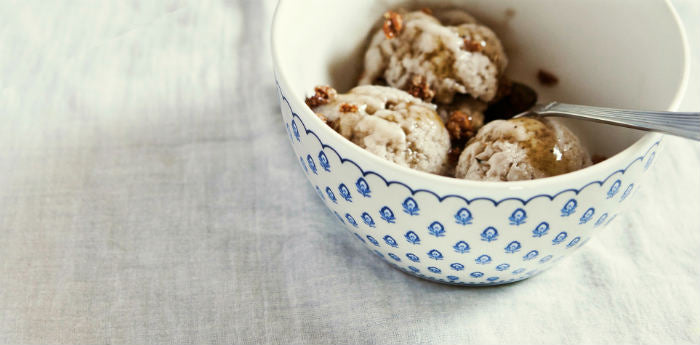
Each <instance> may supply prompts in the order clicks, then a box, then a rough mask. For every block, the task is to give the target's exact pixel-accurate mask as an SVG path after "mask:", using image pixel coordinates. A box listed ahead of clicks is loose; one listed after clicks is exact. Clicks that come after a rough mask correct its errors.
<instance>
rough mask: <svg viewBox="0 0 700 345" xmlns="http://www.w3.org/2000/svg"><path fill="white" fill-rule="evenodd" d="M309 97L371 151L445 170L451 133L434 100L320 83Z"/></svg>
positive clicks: (340, 128) (319, 110)
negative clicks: (337, 89)
mask: <svg viewBox="0 0 700 345" xmlns="http://www.w3.org/2000/svg"><path fill="white" fill-rule="evenodd" d="M317 95H320V96H319V97H320V98H316V96H317ZM325 95H328V97H326V96H325ZM317 99H322V101H321V102H316V101H315V100H317ZM309 100H311V103H313V104H312V105H313V106H312V109H313V110H314V112H315V113H316V114H317V115H318V116H319V117H321V118H322V119H324V120H325V121H326V123H327V124H328V125H329V126H331V127H332V128H333V129H334V130H336V131H337V132H338V133H340V134H341V135H342V136H344V137H345V138H347V139H349V140H350V141H352V142H353V143H355V144H357V145H359V146H360V147H362V148H364V149H366V150H367V151H369V152H372V153H374V154H375V155H377V156H379V157H382V158H384V159H387V160H389V161H392V162H394V163H397V164H400V165H403V166H406V167H409V168H413V169H418V170H422V171H426V172H430V173H435V174H443V173H444V172H445V171H446V169H447V153H448V151H449V149H450V137H449V134H448V133H447V129H446V128H445V125H444V124H443V122H442V120H441V119H440V117H439V116H438V114H437V111H436V109H435V106H434V105H432V104H429V103H425V102H423V101H422V100H421V99H419V98H416V97H413V96H411V95H410V94H408V93H406V92H405V91H402V90H398V89H394V88H390V87H385V86H375V85H365V86H358V87H355V88H353V89H352V90H350V92H348V93H345V94H337V92H335V90H332V89H330V88H328V87H326V88H317V92H316V95H314V96H312V97H309V98H308V99H307V104H309V103H310V101H309Z"/></svg>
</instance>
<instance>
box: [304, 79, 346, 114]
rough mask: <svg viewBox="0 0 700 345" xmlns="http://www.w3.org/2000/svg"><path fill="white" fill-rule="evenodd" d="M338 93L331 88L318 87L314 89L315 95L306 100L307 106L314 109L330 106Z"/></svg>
mask: <svg viewBox="0 0 700 345" xmlns="http://www.w3.org/2000/svg"><path fill="white" fill-rule="evenodd" d="M337 95H338V92H337V91H336V90H335V89H334V88H332V87H330V86H327V85H325V86H317V87H315V88H314V95H313V96H311V97H307V98H306V101H305V102H306V105H308V106H309V108H311V109H313V108H316V107H318V106H321V105H324V104H328V103H329V102H331V101H333V100H334V99H335V97H336V96H337Z"/></svg>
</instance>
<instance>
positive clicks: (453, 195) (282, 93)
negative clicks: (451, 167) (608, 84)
mask: <svg viewBox="0 0 700 345" xmlns="http://www.w3.org/2000/svg"><path fill="white" fill-rule="evenodd" d="M275 84H276V85H277V91H278V92H279V94H280V96H281V97H282V100H283V101H284V102H285V103H287V107H288V108H289V111H290V112H291V113H292V117H296V118H297V119H298V120H299V122H301V125H302V126H304V132H305V133H306V134H307V135H309V134H313V136H314V137H316V140H318V142H319V144H321V147H322V148H324V149H325V148H328V149H330V150H332V151H333V152H334V153H335V155H336V156H338V158H339V159H340V162H341V163H346V162H348V163H352V164H353V165H355V166H356V167H357V169H359V170H360V172H362V176H363V177H364V176H368V175H375V176H377V177H379V178H380V179H382V181H384V183H385V184H386V186H387V187H388V186H390V185H392V184H398V185H401V186H404V187H406V189H408V190H409V191H411V195H416V194H417V193H421V192H423V193H428V194H432V195H433V196H434V197H435V198H437V199H438V201H439V202H443V201H444V200H445V199H447V198H457V199H461V200H462V201H464V202H465V203H467V205H470V204H471V203H472V202H475V201H479V200H486V201H490V202H492V203H493V205H494V206H498V205H499V204H501V203H503V202H506V201H509V200H515V201H520V202H521V203H522V204H523V205H527V204H528V203H529V202H530V201H532V200H534V199H537V198H540V197H545V198H548V199H549V200H550V201H552V200H554V198H556V197H557V196H559V195H560V194H563V193H567V192H574V194H575V195H578V194H579V193H580V192H581V191H583V190H584V189H586V188H587V187H589V186H591V185H595V184H598V185H600V186H602V185H603V184H604V183H605V182H607V181H608V180H609V179H610V178H611V177H613V175H615V174H617V173H621V174H622V175H624V174H625V172H626V171H627V170H628V169H629V168H630V167H631V166H632V165H633V164H635V163H637V162H643V161H644V158H646V156H647V155H648V154H649V152H651V151H652V150H653V149H654V148H655V147H658V146H659V144H660V143H661V140H658V141H656V142H655V143H654V144H652V145H651V147H649V149H647V151H646V152H645V153H644V154H643V155H641V156H639V157H637V158H635V159H634V160H632V162H630V163H629V164H627V166H626V167H625V168H624V169H619V170H616V171H614V172H612V173H611V174H610V175H608V177H606V178H605V179H603V180H599V181H593V182H589V183H587V184H585V185H584V186H583V187H581V188H579V189H574V188H570V189H565V190H563V191H561V192H559V193H556V194H554V195H549V194H537V195H535V196H533V197H531V198H529V199H527V200H524V199H521V198H513V197H511V198H505V199H501V200H498V201H496V200H494V199H491V198H487V197H477V198H474V199H467V198H465V197H463V196H461V195H456V194H448V195H445V196H440V195H438V194H437V193H435V192H433V191H430V190H427V189H416V190H414V189H413V188H411V187H410V186H409V185H407V184H405V183H403V182H401V181H389V180H387V179H386V178H384V176H382V175H381V174H379V173H377V172H374V171H371V170H368V171H365V170H364V169H362V167H360V165H359V164H357V163H355V161H353V160H352V159H349V158H343V157H342V156H341V155H340V154H339V153H338V151H337V150H336V149H335V148H333V147H332V146H330V145H327V144H325V143H324V142H323V141H321V138H319V137H318V135H317V134H316V133H314V131H312V130H310V129H308V128H306V124H305V123H304V120H302V119H301V117H300V116H299V115H298V114H297V113H296V112H294V109H292V105H291V104H290V103H289V100H288V99H287V97H286V96H285V95H284V92H282V87H281V86H280V84H279V81H278V80H277V78H275Z"/></svg>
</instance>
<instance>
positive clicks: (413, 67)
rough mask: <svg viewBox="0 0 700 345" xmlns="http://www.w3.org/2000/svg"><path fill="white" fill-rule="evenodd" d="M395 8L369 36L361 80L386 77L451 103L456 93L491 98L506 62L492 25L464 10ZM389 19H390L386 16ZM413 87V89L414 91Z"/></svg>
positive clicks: (394, 83)
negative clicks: (432, 12)
mask: <svg viewBox="0 0 700 345" xmlns="http://www.w3.org/2000/svg"><path fill="white" fill-rule="evenodd" d="M440 16H441V17H443V20H445V21H446V22H448V23H450V24H454V23H455V22H456V21H465V23H462V24H459V25H443V23H441V22H440V20H438V19H437V18H435V17H434V16H432V15H430V14H427V13H425V12H422V11H415V12H403V11H399V12H396V13H395V12H391V15H388V16H387V18H391V21H389V22H387V23H388V24H391V23H393V24H391V25H385V26H384V27H383V28H382V29H379V30H378V31H377V32H376V33H375V34H374V35H373V36H372V39H371V42H370V44H369V47H368V49H367V52H366V54H365V61H364V63H365V65H364V67H365V68H364V72H363V75H362V77H361V78H360V84H374V83H379V82H385V83H386V84H387V85H389V86H392V87H396V88H400V89H403V90H408V91H409V92H411V94H413V95H414V96H418V97H421V98H423V99H424V100H426V101H431V100H433V97H434V100H435V101H436V102H438V103H450V102H452V99H453V97H454V95H455V94H468V95H470V96H472V97H474V98H477V99H480V100H482V101H485V102H488V101H491V100H492V99H493V98H494V97H495V95H496V91H497V89H498V79H499V77H500V76H501V74H502V73H503V71H504V70H505V68H506V65H507V63H508V59H507V57H506V55H505V52H504V50H503V46H502V45H501V42H500V40H499V39H498V37H496V34H494V32H493V31H491V29H489V28H487V27H486V26H483V25H481V24H478V23H476V21H475V20H474V19H473V17H471V16H470V15H469V14H467V13H464V12H461V13H460V12H455V11H452V12H444V13H440ZM387 20H390V19H387ZM414 91H415V92H414Z"/></svg>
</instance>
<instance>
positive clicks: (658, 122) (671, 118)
mask: <svg viewBox="0 0 700 345" xmlns="http://www.w3.org/2000/svg"><path fill="white" fill-rule="evenodd" d="M532 115H536V116H544V117H546V116H561V117H568V118H573V119H584V120H591V121H596V122H601V123H607V124H611V125H616V126H623V127H628V128H635V129H641V130H645V131H657V132H661V133H666V134H671V135H676V136H679V137H683V138H688V139H692V140H698V141H700V113H688V112H672V111H643V110H625V109H614V108H601V107H591V106H587V105H575V104H566V103H559V102H552V103H547V104H538V105H535V106H534V107H533V108H532V109H530V110H529V111H526V112H523V113H520V114H518V115H516V116H514V117H513V118H518V117H522V116H532Z"/></svg>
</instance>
